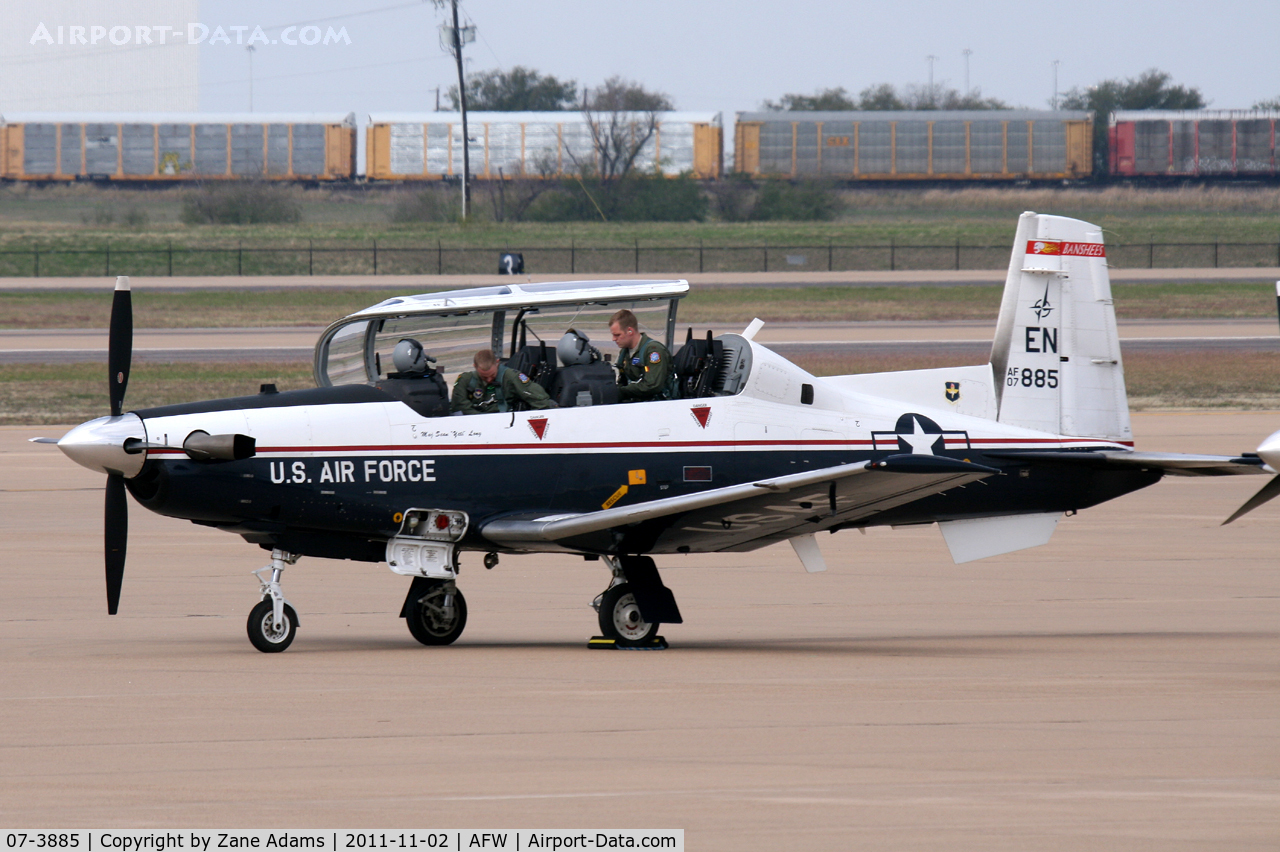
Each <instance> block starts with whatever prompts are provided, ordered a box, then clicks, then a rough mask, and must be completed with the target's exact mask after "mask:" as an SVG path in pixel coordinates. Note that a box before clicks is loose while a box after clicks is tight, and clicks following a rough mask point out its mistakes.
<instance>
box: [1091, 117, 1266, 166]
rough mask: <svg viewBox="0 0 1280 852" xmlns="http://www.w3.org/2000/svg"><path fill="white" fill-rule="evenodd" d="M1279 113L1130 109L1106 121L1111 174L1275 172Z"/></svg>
mask: <svg viewBox="0 0 1280 852" xmlns="http://www.w3.org/2000/svg"><path fill="white" fill-rule="evenodd" d="M1277 121H1280V112H1262V111H1246V110H1188V111H1185V112H1177V111H1162V110H1131V111H1120V112H1114V113H1112V114H1111V119H1110V121H1109V122H1108V123H1107V133H1108V137H1109V141H1110V147H1111V151H1110V158H1111V162H1110V166H1111V174H1112V175H1113V176H1116V177H1149V178H1159V177H1275V176H1276V174H1277V172H1276V124H1277Z"/></svg>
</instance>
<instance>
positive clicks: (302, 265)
mask: <svg viewBox="0 0 1280 852" xmlns="http://www.w3.org/2000/svg"><path fill="white" fill-rule="evenodd" d="M505 251H512V252H520V253H521V254H523V255H524V268H525V272H526V273H537V274H551V275H561V274H571V275H572V274H584V275H618V274H623V275H625V274H635V275H643V274H664V275H670V274H682V275H683V274H691V273H693V272H787V271H795V272H861V271H892V270H917V271H923V270H962V269H1003V268H1004V267H1006V266H1007V265H1008V262H1009V246H1008V245H998V246H980V245H965V244H963V243H959V242H957V243H953V244H949V245H914V244H895V243H892V242H890V243H887V244H879V245H846V244H836V243H827V244H825V245H777V246H769V245H754V246H721V245H717V246H703V245H697V246H648V245H644V244H641V243H636V244H634V245H631V246H617V245H614V246H589V245H577V244H572V243H571V244H570V245H567V246H556V247H521V246H513V247H510V248H506V249H496V248H475V247H450V246H445V245H443V244H441V243H437V244H435V245H424V246H403V245H396V246H379V245H378V244H377V243H376V242H373V243H370V244H366V245H359V246H351V245H346V246H334V245H309V246H301V247H299V246H291V247H263V246H218V247H194V248H193V247H188V246H174V245H171V244H170V245H164V246H151V247H137V246H130V247H127V248H126V247H120V248H117V247H112V246H110V245H106V246H102V247H97V248H40V247H32V248H6V249H0V277H23V278H26V277H35V278H41V277H46V278H49V277H79V276H98V275H102V276H111V275H138V276H174V275H183V276H208V275H482V274H492V273H496V272H498V257H499V255H500V254H502V253H503V252H505ZM1107 259H1108V263H1109V264H1110V265H1111V266H1112V267H1115V268H1119V269H1138V268H1151V269H1175V268H1203V269H1216V268H1228V267H1231V268H1254V267H1275V266H1280V242H1276V243H1224V242H1203V243H1156V242H1151V243H1125V244H1116V245H1108V246H1107Z"/></svg>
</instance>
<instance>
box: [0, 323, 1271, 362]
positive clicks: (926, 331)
mask: <svg viewBox="0 0 1280 852" xmlns="http://www.w3.org/2000/svg"><path fill="white" fill-rule="evenodd" d="M743 325H744V324H733V323H716V324H713V325H712V326H711V328H712V331H713V333H715V334H717V335H719V334H725V333H730V332H733V333H737V332H741V331H742V329H743ZM693 327H694V332H695V334H697V335H701V334H704V333H705V332H706V329H707V325H706V324H698V323H695V324H693ZM687 328H688V325H687V324H680V325H679V327H678V329H677V333H676V339H677V340H684V334H685V330H686V329H687ZM323 330H324V329H322V328H312V327H302V328H299V327H292V326H291V327H279V328H190V329H136V330H135V332H134V350H133V354H134V360H135V361H137V362H139V363H155V362H161V363H164V362H224V361H255V362H291V363H299V362H310V361H311V360H312V358H313V356H314V353H315V349H314V347H315V342H316V341H317V340H318V339H319V337H320V334H321V332H322V331H323ZM1119 331H1120V335H1121V339H1120V342H1121V346H1122V348H1123V350H1124V351H1125V352H1183V351H1187V350H1206V349H1208V350H1232V351H1237V352H1274V351H1278V350H1280V335H1277V326H1276V322H1275V321H1274V320H1259V319H1241V320H1232V319H1220V320H1129V321H1125V322H1121V323H1120V324H1119ZM994 333H995V319H994V318H992V320H991V321H989V322H967V321H965V322H848V323H822V322H791V323H766V324H765V326H764V328H763V329H762V330H761V331H760V333H759V334H758V335H757V337H756V339H757V340H759V341H760V342H761V343H763V344H765V345H766V346H769V347H770V348H772V349H774V350H775V351H777V352H778V353H779V354H781V355H783V356H784V357H795V356H796V355H801V354H824V355H847V354H853V353H876V354H897V355H907V354H920V353H921V352H929V353H932V354H935V355H937V356H939V357H943V356H946V357H956V358H965V359H969V360H971V361H972V362H973V363H978V362H980V361H983V360H985V358H986V357H987V356H988V355H989V354H990V352H991V339H992V337H993V335H994ZM599 336H601V337H603V332H600V333H599ZM106 353H107V331H106V329H4V330H0V364H3V363H9V364H17V363H27V364H71V363H98V362H101V363H103V364H105V363H106V360H107V355H106Z"/></svg>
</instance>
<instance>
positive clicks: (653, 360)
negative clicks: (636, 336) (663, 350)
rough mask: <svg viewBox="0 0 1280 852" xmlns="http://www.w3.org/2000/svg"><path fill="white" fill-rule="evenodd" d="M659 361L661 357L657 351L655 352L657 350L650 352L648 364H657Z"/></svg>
mask: <svg viewBox="0 0 1280 852" xmlns="http://www.w3.org/2000/svg"><path fill="white" fill-rule="evenodd" d="M661 360H662V356H661V355H660V354H658V350H657V349H655V350H653V351H652V352H650V353H649V362H650V363H651V364H656V363H658V362H659V361H661Z"/></svg>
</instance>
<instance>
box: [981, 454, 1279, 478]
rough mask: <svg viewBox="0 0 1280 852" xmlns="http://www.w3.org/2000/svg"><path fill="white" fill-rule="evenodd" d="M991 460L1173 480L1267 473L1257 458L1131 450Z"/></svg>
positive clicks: (1250, 456)
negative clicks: (1150, 472)
mask: <svg viewBox="0 0 1280 852" xmlns="http://www.w3.org/2000/svg"><path fill="white" fill-rule="evenodd" d="M986 455H987V457H988V458H993V459H1009V460H1011V461H1038V462H1059V463H1062V464H1079V465H1090V466H1093V467H1126V468H1133V467H1139V468H1154V469H1156V470H1161V471H1164V472H1165V473H1167V474H1169V475H1171V476H1231V475H1235V474H1242V473H1267V472H1268V471H1267V470H1266V469H1265V468H1264V466H1263V464H1264V463H1263V460H1262V459H1260V458H1258V456H1256V455H1252V454H1249V455H1242V456H1209V455H1198V454H1196V453H1141V452H1131V451H1128V450H1101V451H1079V452H1073V451H1070V450H1030V451H1027V452H1007V453H987V454H986Z"/></svg>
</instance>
